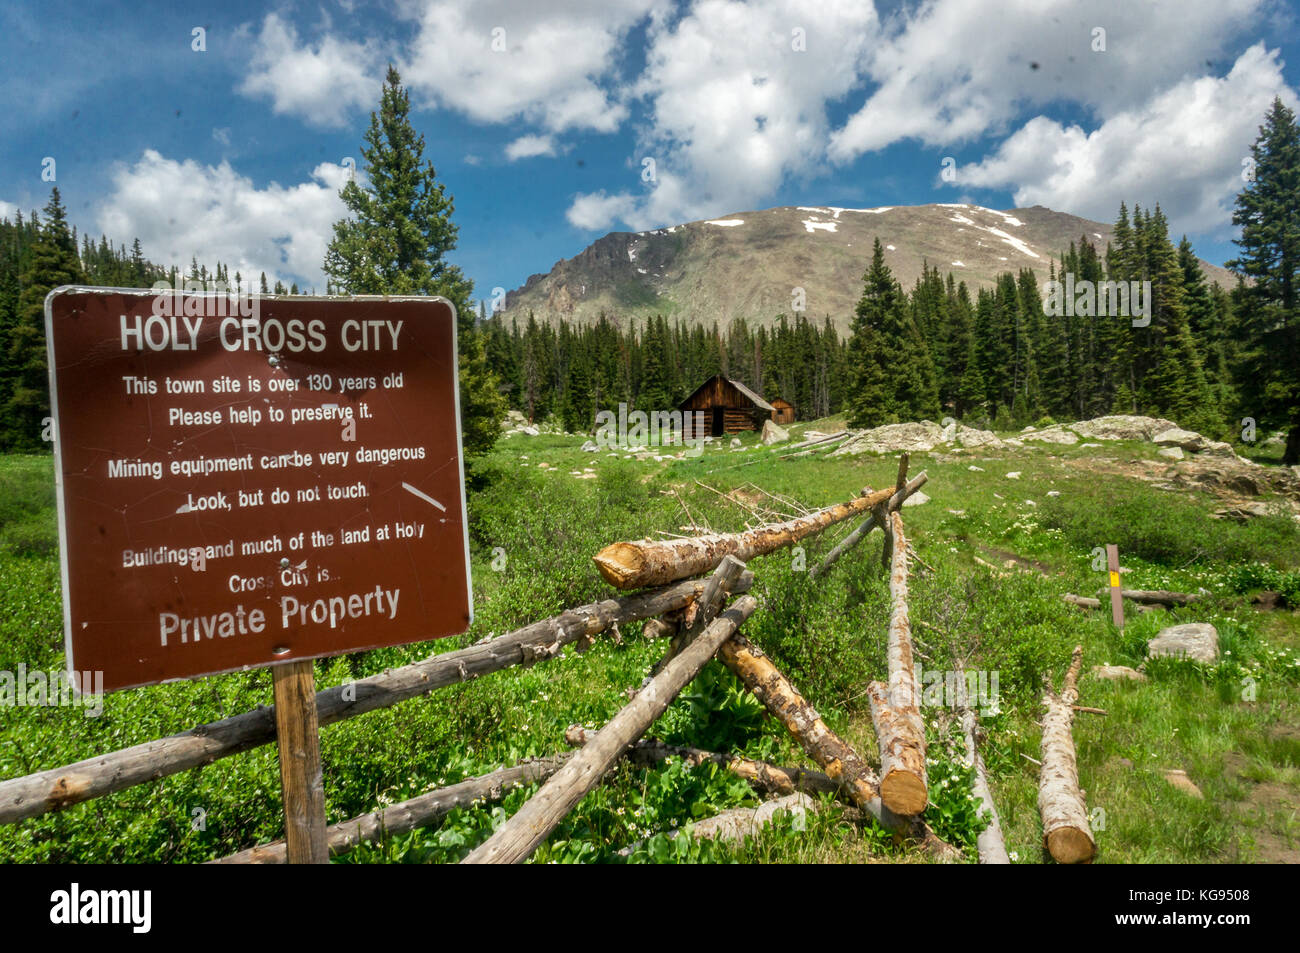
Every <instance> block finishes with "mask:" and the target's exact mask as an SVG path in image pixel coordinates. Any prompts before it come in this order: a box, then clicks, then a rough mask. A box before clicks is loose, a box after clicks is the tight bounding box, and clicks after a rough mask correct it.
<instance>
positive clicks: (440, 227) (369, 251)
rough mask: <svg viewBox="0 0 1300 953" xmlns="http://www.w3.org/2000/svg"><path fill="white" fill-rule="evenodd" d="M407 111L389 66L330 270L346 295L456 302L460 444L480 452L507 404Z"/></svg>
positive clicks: (443, 197)
mask: <svg viewBox="0 0 1300 953" xmlns="http://www.w3.org/2000/svg"><path fill="white" fill-rule="evenodd" d="M410 108H411V107H410V96H409V94H408V93H407V92H406V90H404V89H403V88H402V83H401V77H400V76H399V75H398V72H397V70H396V69H394V68H393V67H392V66H391V65H390V66H389V68H388V75H387V78H386V79H385V81H384V89H383V94H382V98H381V100H380V106H379V111H378V112H377V113H371V114H370V128H369V129H368V130H367V132H366V135H365V143H364V144H363V145H362V147H361V155H362V156H363V157H364V159H365V162H366V178H367V179H368V184H366V185H361V184H359V183H358V182H357V181H356V180H352V181H349V182H348V183H347V184H346V185H345V186H344V187H343V190H342V192H341V193H340V195H341V197H342V199H343V204H344V205H345V206H347V209H348V212H349V213H350V215H349V217H348V218H345V219H343V220H341V221H339V222H336V223H335V224H334V238H333V239H332V240H331V241H330V244H329V248H328V249H327V250H326V253H325V273H326V274H327V275H328V276H329V278H330V282H331V284H332V285H333V287H334V288H336V289H337V290H338V291H340V292H341V293H343V294H387V295H399V294H404V295H442V296H443V297H445V298H447V299H448V300H449V301H451V303H452V304H453V305H454V306H455V308H456V315H457V330H458V337H459V349H460V355H459V365H460V403H461V426H462V429H463V439H462V444H463V447H464V450H465V452H466V453H467V454H469V455H474V454H480V453H484V452H486V451H487V450H490V449H491V447H492V445H493V444H494V443H495V442H496V438H497V437H498V435H499V434H500V420H501V416H502V414H503V413H504V412H505V401H504V400H503V399H502V397H501V395H500V393H499V392H498V390H497V382H496V379H495V376H494V375H493V374H492V372H491V370H490V369H489V367H488V365H487V359H486V357H485V355H484V349H483V342H482V340H481V337H480V335H479V333H478V329H477V327H476V322H475V320H474V312H473V310H472V308H471V305H470V296H471V295H472V294H473V290H474V286H473V283H472V282H471V281H470V280H469V279H468V278H466V277H465V275H464V274H463V273H462V272H461V270H460V268H458V267H457V266H455V265H453V264H451V263H449V262H448V261H447V260H446V259H447V255H449V254H450V253H451V252H452V250H454V249H455V247H456V238H457V228H456V226H455V225H454V224H452V220H451V216H452V212H453V211H454V205H453V202H452V197H451V196H450V195H448V194H447V192H446V189H445V187H444V186H443V185H442V184H441V183H440V182H439V181H438V179H437V174H436V172H435V170H434V167H433V163H432V162H430V161H427V160H426V159H425V158H424V136H422V135H419V134H418V133H416V131H415V129H414V128H413V127H412V125H411V122H410V118H409V113H410Z"/></svg>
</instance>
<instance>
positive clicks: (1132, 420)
mask: <svg viewBox="0 0 1300 953" xmlns="http://www.w3.org/2000/svg"><path fill="white" fill-rule="evenodd" d="M1070 429H1071V430H1073V431H1074V432H1075V433H1078V434H1080V435H1082V436H1084V437H1088V438H1091V439H1093V440H1150V439H1152V438H1153V437H1154V436H1155V435H1156V434H1158V433H1163V432H1164V431H1166V430H1177V429H1178V425H1177V424H1176V423H1174V422H1173V421H1172V420H1165V419H1163V418H1161V417H1142V416H1138V415H1135V414H1111V415H1109V416H1106V417H1095V418H1093V419H1092V420H1081V421H1079V422H1078V423H1073V424H1070Z"/></svg>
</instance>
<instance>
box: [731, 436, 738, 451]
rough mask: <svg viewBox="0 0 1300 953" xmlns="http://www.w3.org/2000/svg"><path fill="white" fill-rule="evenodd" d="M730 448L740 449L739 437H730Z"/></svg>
mask: <svg viewBox="0 0 1300 953" xmlns="http://www.w3.org/2000/svg"><path fill="white" fill-rule="evenodd" d="M731 449H732V450H739V449H740V438H739V437H732V438H731Z"/></svg>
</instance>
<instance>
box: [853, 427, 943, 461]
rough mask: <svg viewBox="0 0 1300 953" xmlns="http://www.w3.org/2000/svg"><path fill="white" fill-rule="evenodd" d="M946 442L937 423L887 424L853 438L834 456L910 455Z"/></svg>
mask: <svg viewBox="0 0 1300 953" xmlns="http://www.w3.org/2000/svg"><path fill="white" fill-rule="evenodd" d="M942 441H943V429H942V428H941V427H940V426H939V425H938V424H936V423H932V422H930V421H923V422H922V423H912V424H885V425H884V426H883V427H875V428H873V429H871V430H864V431H862V432H861V433H859V434H856V435H855V436H852V437H850V438H849V439H848V440H846V441H845V442H844V443H842V444H840V446H839V447H838V448H837V449H836V450H834V451H833V452H832V453H831V456H833V457H842V456H852V455H853V454H858V453H897V452H899V451H901V450H906V451H908V452H910V453H915V452H923V451H927V450H933V449H934V448H935V447H936V446H938V445H939V444H940V443H941V442H942Z"/></svg>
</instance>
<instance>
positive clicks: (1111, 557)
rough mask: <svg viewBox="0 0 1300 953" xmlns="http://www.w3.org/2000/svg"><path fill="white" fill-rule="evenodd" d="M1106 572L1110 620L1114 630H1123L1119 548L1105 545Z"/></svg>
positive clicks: (1112, 544) (1122, 597)
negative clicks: (1108, 581) (1107, 575)
mask: <svg viewBox="0 0 1300 953" xmlns="http://www.w3.org/2000/svg"><path fill="white" fill-rule="evenodd" d="M1106 570H1107V572H1108V573H1109V574H1110V618H1111V621H1112V622H1114V623H1115V628H1117V629H1122V628H1124V596H1123V593H1122V592H1121V590H1120V584H1119V547H1118V546H1116V545H1115V544H1114V543H1107V544H1106Z"/></svg>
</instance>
